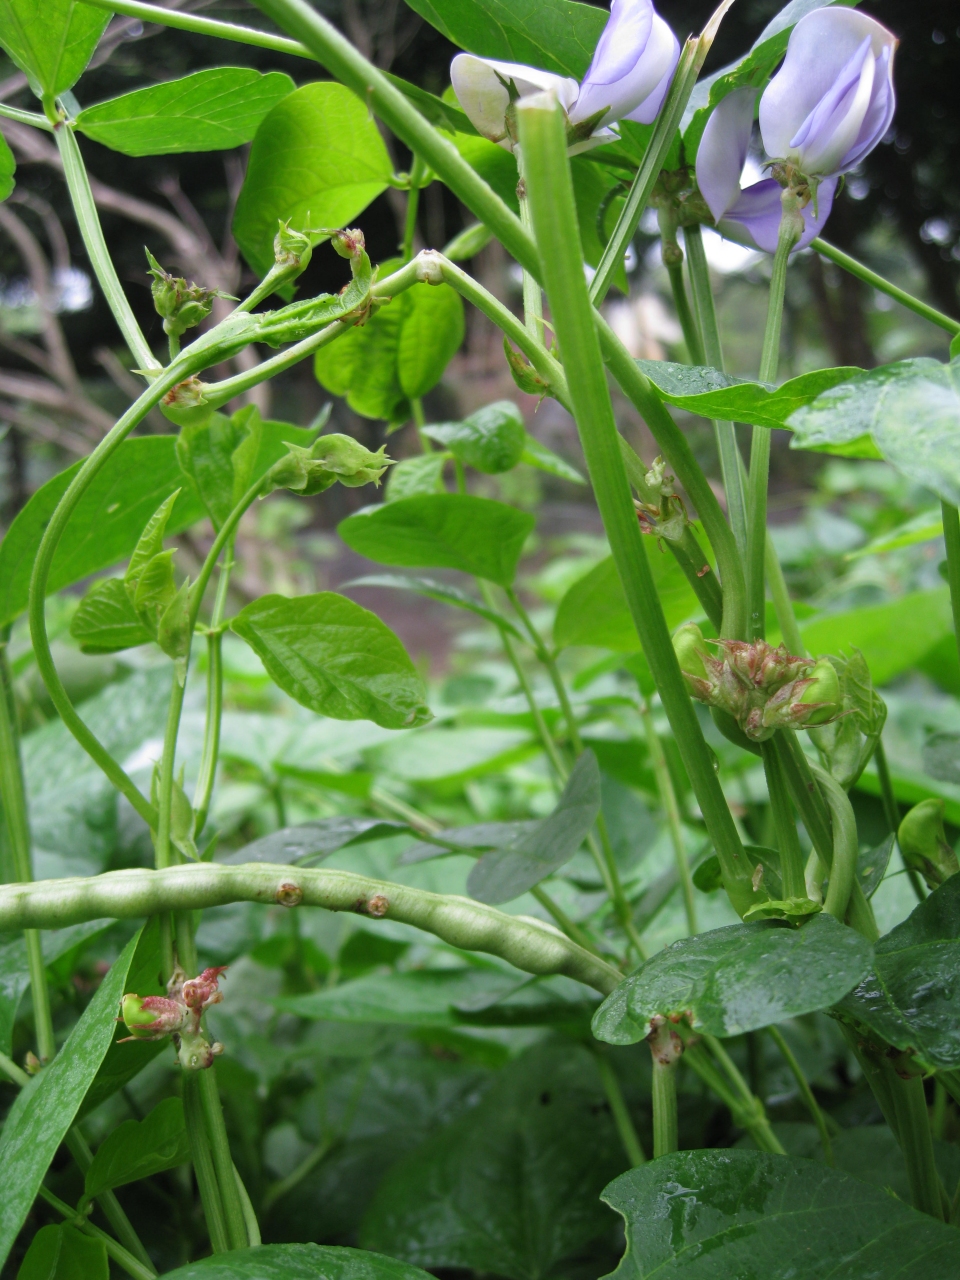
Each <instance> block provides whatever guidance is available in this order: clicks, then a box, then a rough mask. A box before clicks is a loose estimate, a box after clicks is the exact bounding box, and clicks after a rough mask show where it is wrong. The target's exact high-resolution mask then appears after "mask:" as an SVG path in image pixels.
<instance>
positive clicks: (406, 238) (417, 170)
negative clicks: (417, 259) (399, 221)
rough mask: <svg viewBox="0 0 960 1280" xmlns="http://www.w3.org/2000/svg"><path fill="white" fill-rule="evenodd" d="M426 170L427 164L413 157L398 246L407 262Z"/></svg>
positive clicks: (410, 253)
mask: <svg viewBox="0 0 960 1280" xmlns="http://www.w3.org/2000/svg"><path fill="white" fill-rule="evenodd" d="M426 172H427V166H426V165H425V164H424V163H423V161H422V160H421V159H420V157H419V156H417V155H415V156H414V157H413V165H412V166H411V169H410V190H409V191H408V192H407V216H406V218H405V219H404V224H403V244H401V246H400V256H401V258H402V259H403V261H404V262H409V261H410V259H411V258H412V257H413V242H414V240H415V239H416V235H417V211H418V209H419V207H420V183H421V182H422V181H423V179H424V177H425V175H426Z"/></svg>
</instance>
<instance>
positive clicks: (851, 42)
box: [696, 6, 897, 253]
mask: <svg viewBox="0 0 960 1280" xmlns="http://www.w3.org/2000/svg"><path fill="white" fill-rule="evenodd" d="M896 45H897V41H896V39H895V37H894V36H893V35H891V33H890V32H889V31H887V29H886V28H885V27H882V26H881V25H880V23H879V22H876V21H875V20H874V19H873V18H869V17H867V15H866V14H863V13H858V12H857V11H856V10H854V9H846V8H840V7H839V6H838V7H837V8H827V9H815V10H814V11H813V12H812V13H808V14H807V16H806V17H805V18H802V19H801V20H800V21H799V22H798V23H797V25H796V26H795V27H794V29H793V31H792V33H791V35H790V40H789V42H788V44H787V53H786V57H785V58H784V61H783V66H782V67H781V68H780V70H779V71H778V72H777V74H776V75H775V76H774V78H773V79H772V80H771V81H770V83H769V84H768V85H767V87H766V89H765V90H764V92H763V95H762V96H761V98H760V137H761V140H762V142H763V146H764V150H765V151H766V153H767V155H768V156H769V157H770V159H771V162H772V165H773V169H774V173H775V174H776V176H775V177H770V178H764V179H762V180H761V181H760V182H755V183H753V184H752V185H750V186H748V187H746V188H743V187H741V185H740V182H741V175H742V173H743V167H744V164H745V162H746V158H747V151H748V148H749V145H750V135H751V131H752V128H753V113H754V108H755V106H756V100H757V90H756V89H753V88H750V87H746V88H742V89H735V90H734V91H733V92H732V93H729V94H728V95H727V96H726V97H725V98H723V99H722V100H721V102H720V103H719V105H718V106H717V107H716V109H715V110H714V112H713V114H712V115H711V116H710V119H709V120H708V121H707V126H706V128H705V129H704V131H703V137H702V139H701V141H700V148H699V151H698V152H697V165H696V169H697V184H698V186H699V188H700V192H701V194H702V195H703V198H704V200H705V201H706V202H707V206H708V207H709V209H710V212H711V213H712V214H713V216H714V219H715V221H716V223H717V226H718V228H719V230H720V231H721V233H722V234H723V235H725V236H727V237H728V238H729V239H731V240H739V241H741V242H742V243H747V244H753V245H756V246H757V248H760V249H764V250H766V251H767V252H769V253H773V252H774V250H775V249H776V247H777V234H778V231H779V227H780V215H781V203H780V195H781V191H782V189H783V188H784V187H785V186H793V187H794V188H795V189H797V190H801V189H804V188H805V189H806V193H807V197H809V198H808V199H807V203H806V204H805V205H804V207H803V209H802V216H803V220H804V228H805V229H804V234H803V236H802V238H801V239H800V240H799V242H798V244H797V248H804V247H805V246H806V245H807V244H809V243H810V241H811V240H812V239H813V238H814V237H815V236H817V235H819V233H820V229H821V227H822V226H823V224H824V223H825V222H826V220H827V218H828V216H829V214H830V209H831V206H832V204H833V197H834V194H835V192H836V189H837V180H838V178H839V176H840V175H841V174H843V173H847V172H848V171H849V170H850V169H854V168H856V166H857V165H858V164H859V163H860V161H861V160H862V159H863V158H864V156H866V155H867V154H868V153H869V152H870V151H872V150H873V148H874V147H875V146H876V145H877V143H878V142H879V141H880V139H881V138H882V137H883V135H884V134H885V133H886V132H887V130H888V129H889V127H890V121H891V120H892V118H893V112H894V106H895V99H894V91H893V54H894V50H895V49H896ZM807 197H805V198H807Z"/></svg>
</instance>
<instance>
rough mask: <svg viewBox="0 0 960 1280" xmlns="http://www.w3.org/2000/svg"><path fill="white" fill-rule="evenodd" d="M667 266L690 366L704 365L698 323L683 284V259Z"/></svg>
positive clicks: (674, 304) (675, 308)
mask: <svg viewBox="0 0 960 1280" xmlns="http://www.w3.org/2000/svg"><path fill="white" fill-rule="evenodd" d="M665 265H666V268H667V277H668V279H669V281H670V292H671V293H672V294H673V306H674V310H675V311H676V313H677V319H678V320H679V321H680V330H681V332H682V333H683V340H684V342H685V343H686V347H687V355H688V356H689V357H690V364H695V365H702V364H703V363H704V362H705V358H704V354H703V343H702V342H701V340H700V331H699V329H698V328H697V322H696V321H695V320H694V318H693V312H692V311H691V310H690V301H689V299H688V298H687V289H686V285H685V284H684V282H683V259H682V258H681V259H680V261H679V262H667V263H666V264H665Z"/></svg>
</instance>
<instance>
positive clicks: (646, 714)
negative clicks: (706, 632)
mask: <svg viewBox="0 0 960 1280" xmlns="http://www.w3.org/2000/svg"><path fill="white" fill-rule="evenodd" d="M638 695H639V697H638V703H637V705H638V707H639V709H640V719H641V720H642V721H643V727H644V731H645V732H646V735H647V752H648V754H649V756H650V765H651V767H652V769H653V776H654V778H655V779H656V783H657V791H658V792H659V795H660V803H661V804H662V805H663V811H664V813H665V814H666V816H667V829H668V831H669V832H670V843H671V844H672V845H673V857H674V861H675V862H676V865H677V875H678V877H679V879H680V889H681V891H682V893H683V909H684V911H685V912H686V916H687V932H688V933H689V934H690V935H691V937H692V936H693V934H695V933H699V932H700V930H699V927H698V925H697V904H696V899H695V898H694V894H693V878H692V876H691V875H690V864H689V862H688V861H687V851H686V848H685V845H684V839H683V823H682V821H681V818H680V806H679V804H678V803H677V793H676V791H675V790H674V786H673V779H672V778H671V776H670V767H669V765H668V764H667V757H666V755H665V754H664V751H663V743H662V742H661V741H660V735H659V734H658V733H657V726H656V723H655V721H654V718H653V712H652V711H651V709H650V703H649V702H648V701H647V699H646V698H645V697H644V694H643V690H642V689H639V688H638Z"/></svg>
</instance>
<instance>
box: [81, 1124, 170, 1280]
mask: <svg viewBox="0 0 960 1280" xmlns="http://www.w3.org/2000/svg"><path fill="white" fill-rule="evenodd" d="M64 1145H65V1146H66V1147H67V1149H68V1151H69V1152H70V1154H71V1155H72V1156H73V1158H74V1160H76V1162H77V1166H78V1168H79V1169H80V1172H81V1173H84V1174H85V1173H86V1172H87V1170H88V1169H89V1168H90V1166H91V1164H93V1152H92V1151H91V1150H90V1146H89V1144H88V1142H87V1140H86V1138H85V1137H84V1136H83V1134H82V1133H81V1131H80V1129H79V1127H78V1126H76V1125H75V1126H74V1127H73V1128H72V1129H71V1130H70V1131H69V1132H68V1133H67V1136H66V1137H65V1138H64ZM96 1199H97V1204H98V1205H99V1206H100V1208H101V1209H102V1210H103V1214H104V1217H105V1218H106V1219H107V1221H108V1222H109V1223H110V1225H111V1227H113V1229H114V1231H115V1232H116V1234H117V1237H118V1239H119V1240H120V1243H121V1244H122V1245H123V1246H124V1248H125V1249H127V1250H128V1251H129V1252H130V1254H131V1255H132V1256H133V1257H134V1258H136V1259H137V1260H138V1261H139V1262H140V1263H142V1264H143V1266H145V1267H147V1268H149V1270H150V1274H151V1275H156V1274H157V1272H156V1269H155V1267H154V1265H153V1263H152V1262H151V1261H150V1255H149V1254H148V1253H147V1251H146V1249H145V1248H144V1247H143V1244H142V1242H141V1240H140V1237H139V1236H138V1235H137V1233H136V1231H134V1229H133V1224H132V1223H131V1221H130V1219H129V1218H128V1217H127V1215H126V1214H125V1213H124V1211H123V1208H122V1207H121V1204H120V1201H119V1200H118V1199H117V1197H116V1196H115V1195H114V1193H113V1192H112V1191H103V1192H101V1193H100V1195H98V1196H97V1197H96Z"/></svg>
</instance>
